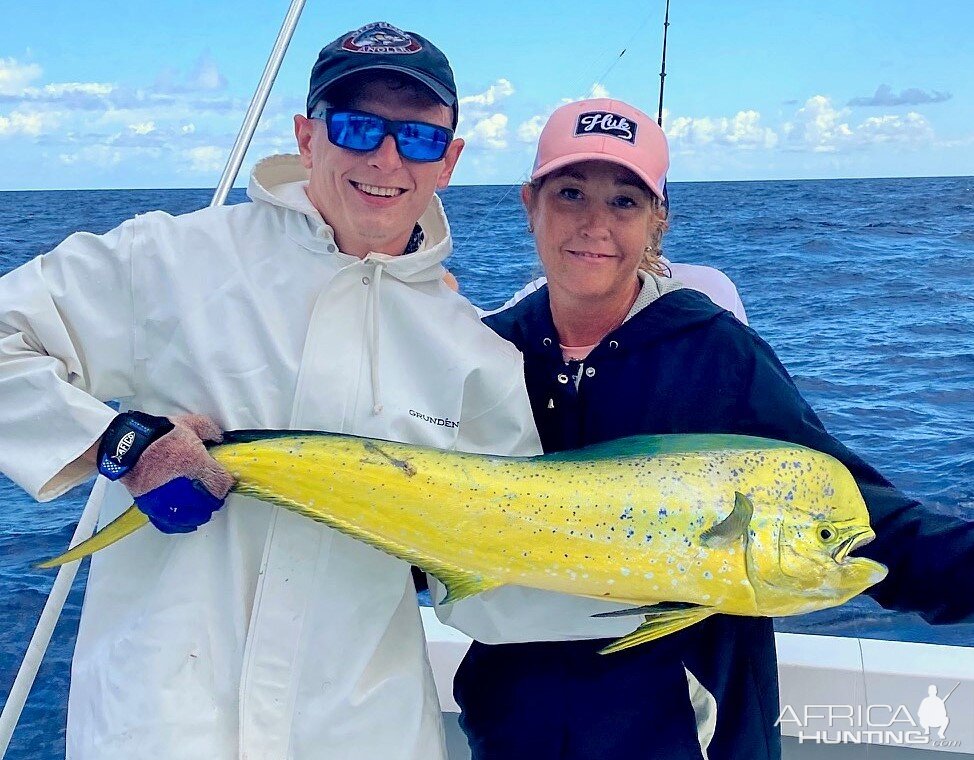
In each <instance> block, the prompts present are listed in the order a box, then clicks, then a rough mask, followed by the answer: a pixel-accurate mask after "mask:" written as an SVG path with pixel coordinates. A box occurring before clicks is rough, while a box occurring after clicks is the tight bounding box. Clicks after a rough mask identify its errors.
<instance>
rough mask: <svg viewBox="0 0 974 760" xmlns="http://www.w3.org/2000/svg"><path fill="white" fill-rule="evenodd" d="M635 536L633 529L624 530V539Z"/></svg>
mask: <svg viewBox="0 0 974 760" xmlns="http://www.w3.org/2000/svg"><path fill="white" fill-rule="evenodd" d="M635 535H636V531H635V530H634V529H633V528H626V538H632V537H633V536H635Z"/></svg>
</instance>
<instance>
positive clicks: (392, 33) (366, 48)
mask: <svg viewBox="0 0 974 760" xmlns="http://www.w3.org/2000/svg"><path fill="white" fill-rule="evenodd" d="M422 49H423V46H422V45H420V44H419V42H418V41H416V40H414V39H413V38H412V37H410V36H409V35H408V34H407V33H406V32H404V31H403V30H402V29H397V28H396V27H394V26H393V25H392V24H387V23H386V22H385V21H376V22H374V23H372V24H366V25H365V26H363V27H362V28H361V29H356V30H355V31H354V32H352V33H351V34H350V35H348V36H347V37H346V38H345V40H344V41H343V42H342V50H347V51H348V52H350V53H381V54H383V55H389V54H390V53H393V54H395V53H418V52H419V51H420V50H422Z"/></svg>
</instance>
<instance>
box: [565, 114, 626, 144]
mask: <svg viewBox="0 0 974 760" xmlns="http://www.w3.org/2000/svg"><path fill="white" fill-rule="evenodd" d="M592 134H595V135H608V136H609V137H617V138H619V139H620V140H625V141H626V142H628V143H632V144H633V145H635V144H636V124H635V122H632V121H629V119H627V118H626V117H625V116H620V115H619V114H617V113H612V112H611V111H589V112H588V113H583V114H582V115H581V116H579V117H578V121H577V122H575V137H583V136H585V135H592Z"/></svg>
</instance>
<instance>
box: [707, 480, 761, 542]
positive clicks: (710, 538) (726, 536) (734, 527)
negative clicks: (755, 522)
mask: <svg viewBox="0 0 974 760" xmlns="http://www.w3.org/2000/svg"><path fill="white" fill-rule="evenodd" d="M753 515H754V505H753V504H752V503H751V500H750V499H749V498H747V497H746V496H745V495H744V494H742V493H741V492H740V491H735V492H734V508H733V509H732V510H731V513H730V514H729V515H727V517H725V518H724V519H723V520H721V521H720V522H719V523H717V524H716V525H714V526H712V527H710V528H707V530H705V531H704V532H703V533H701V534H700V540H701V541H703V543H705V544H708V545H710V546H720V545H726V544H730V543H733V542H735V541H740V540H741V539H742V538H743V539H745V541H746V539H747V531H748V526H749V525H750V524H751V517H752V516H753Z"/></svg>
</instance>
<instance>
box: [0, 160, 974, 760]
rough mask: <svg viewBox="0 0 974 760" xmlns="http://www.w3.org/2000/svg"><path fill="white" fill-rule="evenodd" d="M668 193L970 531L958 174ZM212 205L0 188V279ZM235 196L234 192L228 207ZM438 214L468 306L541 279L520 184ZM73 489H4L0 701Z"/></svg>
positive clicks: (34, 729)
mask: <svg viewBox="0 0 974 760" xmlns="http://www.w3.org/2000/svg"><path fill="white" fill-rule="evenodd" d="M670 193H671V202H672V225H671V230H670V232H669V233H668V235H667V237H666V239H665V245H664V247H665V252H666V254H667V256H668V257H669V258H670V259H672V260H673V261H680V262H687V263H695V264H709V265H712V266H716V267H718V268H720V269H722V270H723V271H724V272H726V273H727V274H728V275H730V277H731V278H732V279H733V280H734V281H735V282H736V283H737V286H738V288H739V290H740V292H741V294H742V296H743V300H744V304H745V306H746V308H747V313H748V316H749V319H750V322H751V325H752V326H753V327H754V328H755V329H756V330H757V331H758V332H759V333H760V334H761V335H762V336H763V337H764V338H765V339H766V340H768V342H769V343H770V344H771V345H772V346H773V347H774V349H775V350H776V351H777V353H778V355H779V356H780V357H781V359H782V361H783V362H784V363H785V365H786V366H787V367H788V369H789V370H790V371H791V373H792V374H793V375H794V376H795V378H796V380H797V382H798V385H799V387H800V388H801V390H802V392H803V393H804V394H805V396H806V397H807V398H808V400H809V401H810V402H811V403H812V405H813V406H814V407H815V409H816V410H817V411H818V412H819V414H820V415H821V416H822V418H823V419H824V421H825V424H826V425H827V426H828V428H829V429H830V430H831V431H832V432H833V433H834V434H835V435H836V436H838V437H839V438H840V439H841V440H843V441H844V442H846V443H847V444H849V445H850V446H851V447H852V448H853V449H855V450H856V451H858V452H859V453H860V454H862V455H863V456H864V457H865V458H866V459H867V460H868V461H870V462H871V463H872V464H874V465H875V466H876V467H878V468H879V469H880V470H881V471H882V472H883V473H884V474H885V475H886V476H887V477H889V478H890V479H891V480H892V481H893V482H894V483H896V484H897V485H898V486H899V487H900V488H902V489H903V490H905V491H906V492H907V493H909V494H911V495H913V496H915V497H917V498H919V499H920V500H922V501H923V502H924V504H925V505H926V506H927V508H929V509H931V510H935V511H938V512H944V513H948V514H953V515H961V516H965V517H968V518H971V519H974V424H972V423H974V178H937V179H870V180H823V181H786V182H721V183H693V184H679V183H675V184H672V185H671V186H670ZM209 196H210V193H209V192H208V191H205V190H117V191H115V190H107V191H75V192H60V191H59V192H5V193H0V273H2V272H6V271H9V270H10V269H13V268H14V267H16V266H17V265H19V264H21V263H22V262H24V261H27V260H28V259H30V258H31V257H33V256H35V255H37V254H39V253H43V252H45V251H47V250H49V249H51V248H52V247H54V246H55V245H56V244H57V243H58V242H59V241H60V240H62V239H63V238H64V237H65V236H67V235H68V234H69V233H71V232H73V231H75V230H87V231H91V232H104V231H106V230H108V229H110V228H112V227H114V226H115V225H117V224H118V223H119V222H121V221H122V220H124V219H126V218H128V217H130V216H133V215H134V214H136V213H138V212H141V211H147V210H151V209H164V210H166V211H169V212H172V213H182V212H187V211H191V210H194V209H197V208H200V207H202V206H205V205H207V203H208V201H209ZM243 200H245V198H244V194H243V192H242V191H234V193H233V194H232V196H231V202H241V201H243ZM443 201H444V203H445V205H446V208H447V213H448V215H449V217H450V220H451V223H452V227H453V231H454V236H455V240H456V252H455V253H454V255H453V257H452V259H451V260H450V261H449V266H450V268H451V269H452V271H453V272H454V273H455V274H456V276H457V277H458V279H459V281H460V283H461V286H462V290H463V292H464V293H465V294H466V295H467V296H468V297H469V298H470V299H471V300H472V301H473V302H474V303H476V304H478V305H480V306H484V307H492V306H496V305H499V304H500V303H502V302H503V301H505V300H506V299H507V298H508V297H509V296H510V295H511V294H512V293H513V292H514V291H515V290H517V289H518V288H519V287H520V286H521V285H522V284H524V283H525V282H527V281H528V280H530V279H532V278H533V277H535V276H536V275H538V274H539V273H540V268H539V265H538V263H537V258H536V256H535V254H534V251H533V248H532V244H531V239H530V238H529V236H528V234H527V230H526V226H525V219H524V215H523V213H522V212H521V210H520V207H519V202H518V193H517V188H514V187H506V186H505V187H498V186H487V187H457V188H450V189H448V190H447V191H445V192H444V193H443ZM200 255H205V252H200ZM663 401H665V399H664V400H663ZM39 455H43V452H39ZM86 491H87V488H86V487H85V488H78V489H75V490H74V491H73V492H72V493H70V494H68V495H67V496H65V497H64V498H62V499H60V500H58V501H56V502H53V503H50V504H43V505H41V504H36V503H34V502H33V501H32V500H31V499H29V498H28V497H27V496H26V495H24V494H23V493H22V492H21V491H19V490H18V489H17V488H16V487H15V486H14V485H13V484H12V483H10V481H8V480H6V479H3V478H2V476H0V620H2V621H3V624H2V627H0V698H2V699H6V694H7V691H8V690H9V688H10V684H11V683H12V682H13V678H14V674H15V672H16V668H17V667H18V665H19V663H20V659H21V657H22V656H23V653H24V650H25V648H26V645H27V641H28V640H29V637H30V634H31V631H32V630H33V627H34V624H35V622H36V619H37V616H38V615H39V614H40V610H41V607H42V606H43V603H44V599H45V597H46V594H47V591H48V589H49V587H50V583H51V582H52V579H53V577H54V575H53V573H50V572H42V571H37V570H34V569H32V567H31V564H32V563H33V562H34V561H36V560H37V559H39V558H44V557H49V556H52V555H54V554H57V553H59V552H60V551H61V550H62V549H63V548H64V547H66V546H67V543H68V541H69V539H70V537H71V534H72V532H73V530H74V526H75V521H76V520H77V517H78V515H79V513H80V511H81V508H82V506H83V503H84V498H85V496H86ZM903 550H904V551H910V547H909V546H905V547H903ZM84 577H85V570H84V568H83V569H82V571H81V572H80V573H79V576H78V580H77V581H76V584H75V588H74V590H73V591H72V593H71V595H70V597H69V599H68V605H67V608H66V610H65V613H64V616H63V617H62V620H61V622H60V624H59V626H58V628H57V630H56V631H55V634H54V640H53V643H52V645H51V648H50V650H49V651H48V655H47V659H46V661H45V664H44V666H43V668H42V669H41V672H40V675H39V678H38V682H37V684H36V686H35V688H34V692H33V694H32V696H31V698H30V700H29V702H28V706H27V709H26V711H25V715H24V719H23V721H22V723H21V726H20V728H19V729H18V731H17V733H16V734H15V736H14V740H13V743H12V745H11V750H10V754H9V755H8V757H9V758H13V759H15V760H26V758H31V759H32V760H37V759H41V758H56V757H63V755H64V743H63V726H64V722H65V712H66V709H65V699H66V694H67V688H68V678H69V665H70V657H71V650H72V647H73V643H74V636H75V632H76V629H77V624H78V616H79V613H80V606H81V600H82V594H83V582H84ZM972 577H974V568H972ZM916 583H917V584H920V585H923V584H925V583H926V580H925V579H924V578H922V577H919V578H917V579H916ZM937 591H938V592H940V591H941V590H939V589H938V590H937ZM956 593H962V594H968V595H969V594H970V593H971V590H970V589H969V588H963V589H957V590H956ZM776 627H777V629H778V630H781V631H795V632H813V633H821V634H836V635H849V636H862V637H874V638H892V639H902V640H909V641H924V642H931V643H944V644H954V645H965V646H974V625H956V626H941V627H933V626H929V625H927V624H926V623H924V622H923V621H922V620H921V619H920V618H919V617H917V616H915V615H909V614H893V613H887V612H885V611H883V610H881V609H879V608H878V607H877V606H876V605H875V604H874V603H872V602H870V601H869V600H867V599H856V600H853V602H851V603H850V604H848V605H846V606H844V607H842V608H839V609H836V610H830V611H827V612H824V613H816V614H814V615H808V616H805V617H801V618H790V619H787V620H781V621H777V625H776Z"/></svg>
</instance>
